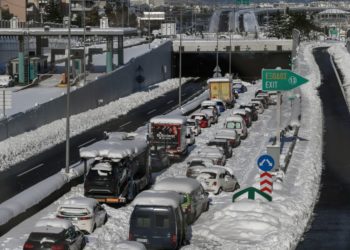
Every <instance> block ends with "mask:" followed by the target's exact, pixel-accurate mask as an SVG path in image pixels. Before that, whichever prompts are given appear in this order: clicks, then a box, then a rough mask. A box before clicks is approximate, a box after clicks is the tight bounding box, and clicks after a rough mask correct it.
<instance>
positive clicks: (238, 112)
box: [232, 109, 252, 128]
mask: <svg viewBox="0 0 350 250" xmlns="http://www.w3.org/2000/svg"><path fill="white" fill-rule="evenodd" d="M232 115H240V116H242V118H243V119H244V121H245V123H246V125H247V127H248V128H249V127H250V126H251V125H252V117H251V115H250V113H249V112H248V111H247V110H246V109H234V110H233V111H232Z"/></svg>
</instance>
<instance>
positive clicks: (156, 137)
mask: <svg viewBox="0 0 350 250" xmlns="http://www.w3.org/2000/svg"><path fill="white" fill-rule="evenodd" d="M186 122H187V119H186V117H184V116H176V115H161V116H156V117H153V118H152V119H151V120H150V122H149V127H148V142H149V145H150V146H151V147H158V148H162V149H164V150H165V152H166V153H167V154H168V155H169V157H171V158H180V157H181V156H183V155H187V153H188V146H189V144H188V138H189V137H190V136H191V135H190V134H189V131H190V129H187V126H186Z"/></svg>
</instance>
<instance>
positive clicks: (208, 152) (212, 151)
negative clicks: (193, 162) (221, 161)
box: [198, 146, 223, 157]
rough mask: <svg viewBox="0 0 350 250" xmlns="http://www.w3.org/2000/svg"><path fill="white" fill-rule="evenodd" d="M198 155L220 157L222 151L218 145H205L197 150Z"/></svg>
mask: <svg viewBox="0 0 350 250" xmlns="http://www.w3.org/2000/svg"><path fill="white" fill-rule="evenodd" d="M198 155H200V156H203V157H222V155H223V153H222V152H221V151H220V149H219V148H218V147H215V146H214V147H205V148H203V149H201V150H200V151H198Z"/></svg>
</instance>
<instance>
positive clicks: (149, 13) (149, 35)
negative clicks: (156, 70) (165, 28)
mask: <svg viewBox="0 0 350 250" xmlns="http://www.w3.org/2000/svg"><path fill="white" fill-rule="evenodd" d="M148 49H151V4H150V0H148Z"/></svg>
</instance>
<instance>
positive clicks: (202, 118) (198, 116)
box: [190, 112, 211, 128]
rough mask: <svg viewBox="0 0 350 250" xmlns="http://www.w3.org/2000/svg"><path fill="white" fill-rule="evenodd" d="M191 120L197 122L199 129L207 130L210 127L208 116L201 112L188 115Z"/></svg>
mask: <svg viewBox="0 0 350 250" xmlns="http://www.w3.org/2000/svg"><path fill="white" fill-rule="evenodd" d="M190 118H191V119H195V120H198V123H199V126H200V127H201V128H208V127H210V126H211V119H209V116H208V115H207V114H205V113H202V112H197V113H193V114H191V115H190Z"/></svg>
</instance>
